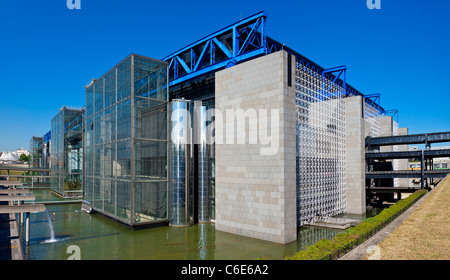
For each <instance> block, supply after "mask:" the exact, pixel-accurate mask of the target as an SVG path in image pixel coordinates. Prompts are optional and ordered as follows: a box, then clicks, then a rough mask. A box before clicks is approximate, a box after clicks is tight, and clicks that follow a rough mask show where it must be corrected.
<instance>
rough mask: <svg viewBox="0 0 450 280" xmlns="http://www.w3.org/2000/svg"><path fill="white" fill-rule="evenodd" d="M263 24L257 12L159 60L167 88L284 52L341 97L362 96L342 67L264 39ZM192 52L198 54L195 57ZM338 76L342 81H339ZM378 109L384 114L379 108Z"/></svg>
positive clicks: (264, 30)
mask: <svg viewBox="0 0 450 280" xmlns="http://www.w3.org/2000/svg"><path fill="white" fill-rule="evenodd" d="M266 21H267V14H266V13H265V12H264V11H262V12H259V13H257V14H254V15H252V16H250V17H248V18H245V19H243V20H240V21H238V22H236V23H234V24H231V25H229V26H227V27H225V28H222V29H221V30H219V31H217V32H214V33H212V34H210V35H208V36H206V37H204V38H202V39H200V40H198V41H196V42H194V43H192V44H190V45H188V46H186V47H184V48H182V49H180V50H178V51H176V52H174V53H172V54H170V55H168V56H166V57H164V58H163V59H162V60H163V61H166V62H168V63H169V86H173V85H175V84H178V83H181V82H185V81H187V80H189V79H192V78H195V77H198V76H200V75H203V74H205V73H209V72H214V71H217V70H220V69H223V68H226V67H230V66H233V65H235V64H236V63H238V62H240V61H244V60H247V59H252V58H256V57H258V56H261V55H265V54H268V53H274V52H278V51H280V50H285V51H287V52H288V53H290V54H292V55H294V56H295V59H296V62H297V63H298V64H301V65H304V66H306V67H308V69H311V70H312V71H314V72H316V73H318V74H319V75H324V76H325V77H327V78H328V79H330V80H331V81H333V82H334V83H336V84H337V85H338V86H340V87H342V88H344V89H345V96H364V95H363V94H362V93H361V92H360V91H358V90H357V89H355V88H354V87H352V86H351V85H349V84H348V83H347V82H346V70H347V68H346V67H345V66H340V67H335V68H330V69H325V68H323V67H321V66H319V65H318V64H317V63H315V62H313V61H312V60H310V59H308V58H306V57H304V56H303V55H301V54H299V53H298V52H296V51H294V50H293V49H291V48H289V47H287V46H285V45H284V44H282V43H280V42H278V41H276V40H274V39H272V38H270V37H268V36H266ZM221 38H222V39H224V38H225V40H231V43H228V44H227V45H228V46H226V45H225V44H224V43H223V41H222V40H221ZM216 46H217V49H216ZM249 48H251V49H249ZM196 50H197V51H198V52H199V54H198V53H196ZM218 50H220V51H218ZM220 53H223V54H224V56H225V59H223V56H222V59H221V60H218V58H220V57H219V56H218V54H220ZM183 57H190V61H189V62H186V61H185V60H184V59H183ZM180 65H181V69H183V70H184V72H185V74H184V75H183V74H182V73H180ZM188 65H190V67H188ZM334 73H337V75H335V74H334ZM342 75H343V78H341V77H342ZM378 105H379V104H378ZM379 109H380V111H381V112H384V109H383V108H382V107H381V106H379Z"/></svg>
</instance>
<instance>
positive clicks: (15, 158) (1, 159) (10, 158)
mask: <svg viewBox="0 0 450 280" xmlns="http://www.w3.org/2000/svg"><path fill="white" fill-rule="evenodd" d="M22 154H25V155H27V156H28V155H29V154H30V152H28V151H27V150H24V149H23V147H20V149H17V150H15V151H10V152H5V151H3V153H2V154H1V156H0V164H5V163H6V164H8V163H20V160H19V158H20V155H22Z"/></svg>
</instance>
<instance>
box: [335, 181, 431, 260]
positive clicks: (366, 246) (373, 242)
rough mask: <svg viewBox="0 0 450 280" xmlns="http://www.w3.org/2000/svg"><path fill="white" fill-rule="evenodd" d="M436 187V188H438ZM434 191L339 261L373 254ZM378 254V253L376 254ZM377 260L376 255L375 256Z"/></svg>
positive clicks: (358, 258)
mask: <svg viewBox="0 0 450 280" xmlns="http://www.w3.org/2000/svg"><path fill="white" fill-rule="evenodd" d="M438 187H439V185H438V186H436V188H438ZM436 188H435V189H436ZM432 192H433V191H431V192H429V193H427V194H426V195H424V196H423V197H422V198H421V199H419V200H418V201H417V202H416V203H415V204H414V205H413V206H411V207H410V208H409V209H408V210H406V211H405V212H404V213H403V214H402V215H400V216H398V217H397V219H395V220H394V221H392V222H391V223H390V224H388V225H387V226H386V227H384V228H383V229H382V230H380V231H379V232H378V233H376V234H375V235H374V236H372V237H371V238H369V239H368V240H366V241H365V242H364V243H363V244H361V245H359V246H358V247H356V248H355V249H353V250H352V251H350V252H349V253H347V254H346V255H344V256H342V257H341V258H339V260H362V259H363V258H364V257H365V256H366V255H367V254H369V253H371V252H372V251H373V250H374V248H376V247H373V246H378V244H380V243H381V242H382V241H383V240H384V239H385V238H386V237H387V236H388V235H389V234H391V233H392V232H393V231H394V230H395V229H396V228H397V227H398V226H400V225H401V224H402V223H403V222H404V221H405V220H406V219H407V218H408V217H409V216H410V215H411V214H412V213H413V212H414V211H415V210H416V209H417V207H419V205H420V204H422V202H424V201H425V199H426V198H427V197H428V196H429V195H430V194H431V193H432ZM375 253H376V252H375ZM374 257H375V258H376V255H374Z"/></svg>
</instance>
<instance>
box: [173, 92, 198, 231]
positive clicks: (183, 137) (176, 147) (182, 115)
mask: <svg viewBox="0 0 450 280" xmlns="http://www.w3.org/2000/svg"><path fill="white" fill-rule="evenodd" d="M192 113H193V103H192V102H190V101H188V100H174V101H173V102H172V104H171V135H170V136H171V137H170V138H171V139H170V140H171V145H170V147H171V149H170V159H171V160H170V184H169V198H170V201H169V224H170V225H171V226H189V225H192V224H193V223H194V219H193V207H192V194H193V185H192V173H193V165H192V160H193V149H192V128H191V123H192Z"/></svg>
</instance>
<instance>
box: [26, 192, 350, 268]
mask: <svg viewBox="0 0 450 280" xmlns="http://www.w3.org/2000/svg"><path fill="white" fill-rule="evenodd" d="M33 194H34V195H35V196H36V202H39V201H55V200H60V198H59V197H57V196H56V195H54V194H53V193H51V191H49V190H34V191H33ZM46 208H47V213H46V212H42V213H35V214H31V227H30V228H31V235H30V243H29V245H28V246H26V245H25V244H23V248H25V250H24V251H25V258H26V259H30V260H65V259H67V258H68V257H69V256H70V253H71V252H70V251H69V253H67V249H68V247H69V246H71V245H76V246H78V247H79V248H80V257H81V259H83V260H138V259H148V260H171V259H175V260H214V259H216V260H223V259H226V260H254V259H258V258H264V259H284V257H285V256H288V255H293V254H295V252H296V251H298V250H300V249H304V248H305V247H306V246H308V245H310V244H313V243H315V242H316V241H318V240H320V239H323V238H333V237H334V236H335V235H336V234H338V233H339V231H337V230H329V229H320V228H313V227H303V228H302V229H300V230H299V233H298V239H297V241H296V242H292V243H289V244H286V245H281V244H276V243H272V242H267V241H262V240H258V239H254V238H249V237H243V236H239V235H235V234H230V233H226V232H221V231H216V230H215V226H214V224H196V225H194V226H191V227H182V228H179V227H169V226H159V227H153V228H147V229H139V230H133V229H130V228H129V227H127V226H124V225H121V224H119V223H117V222H115V221H112V220H111V219H109V218H107V217H104V216H102V215H100V214H95V213H94V214H87V213H84V212H82V211H81V210H80V208H81V204H79V203H77V204H60V205H46ZM47 214H48V215H47ZM353 218H354V217H353ZM49 219H50V221H51V223H52V225H51V227H50V226H49ZM51 231H53V236H52V232H51Z"/></svg>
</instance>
